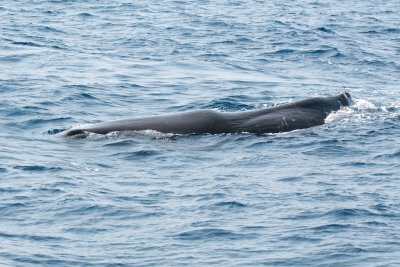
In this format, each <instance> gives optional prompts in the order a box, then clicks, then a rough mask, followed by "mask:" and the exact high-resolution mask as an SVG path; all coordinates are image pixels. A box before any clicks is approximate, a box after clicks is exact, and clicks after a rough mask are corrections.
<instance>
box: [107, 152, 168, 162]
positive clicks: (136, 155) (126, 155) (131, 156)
mask: <svg viewBox="0 0 400 267" xmlns="http://www.w3.org/2000/svg"><path fill="white" fill-rule="evenodd" d="M160 154H161V153H160V152H159V151H156V150H139V151H134V152H123V153H117V154H114V155H113V156H116V157H120V158H122V159H125V160H140V159H144V158H149V157H155V156H159V155H160Z"/></svg>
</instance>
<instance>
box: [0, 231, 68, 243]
mask: <svg viewBox="0 0 400 267" xmlns="http://www.w3.org/2000/svg"><path fill="white" fill-rule="evenodd" d="M0 237H3V238H12V239H23V240H33V241H38V242H48V241H52V242H54V241H65V240H67V239H66V238H63V237H58V236H47V235H29V234H10V233H6V232H0Z"/></svg>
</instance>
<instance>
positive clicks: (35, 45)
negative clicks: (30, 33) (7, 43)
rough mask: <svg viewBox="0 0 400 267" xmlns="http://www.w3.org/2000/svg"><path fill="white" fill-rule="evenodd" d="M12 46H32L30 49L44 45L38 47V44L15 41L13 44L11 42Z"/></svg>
mask: <svg viewBox="0 0 400 267" xmlns="http://www.w3.org/2000/svg"><path fill="white" fill-rule="evenodd" d="M12 44H15V45H23V46H32V47H44V45H40V44H37V43H33V42H16V41H14V42H12Z"/></svg>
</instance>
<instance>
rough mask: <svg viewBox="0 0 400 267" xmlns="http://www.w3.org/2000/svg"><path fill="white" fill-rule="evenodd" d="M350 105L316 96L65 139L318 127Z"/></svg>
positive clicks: (141, 121) (112, 126)
mask: <svg viewBox="0 0 400 267" xmlns="http://www.w3.org/2000/svg"><path fill="white" fill-rule="evenodd" d="M349 104H350V94H348V93H343V94H340V95H338V96H333V97H316V98H311V99H306V100H302V101H297V102H293V103H288V104H282V105H277V106H273V107H269V108H265V109H258V110H250V111H240V112H217V111H213V110H197V111H189V112H182V113H176V114H169V115H160V116H152V117H144V118H137V119H126V120H117V121H110V122H104V123H98V124H92V125H85V126H81V127H76V128H72V129H70V130H67V131H65V132H63V133H62V134H63V135H64V136H76V137H78V136H79V137H82V136H85V135H87V134H88V133H97V134H107V133H110V132H115V131H141V130H155V131H158V132H162V133H175V134H204V133H210V134H220V133H242V132H249V133H278V132H288V131H292V130H296V129H303V128H309V127H312V126H317V125H321V124H323V123H324V121H325V118H326V117H327V116H328V115H329V113H330V112H332V111H336V110H339V109H340V107H342V106H348V105H349Z"/></svg>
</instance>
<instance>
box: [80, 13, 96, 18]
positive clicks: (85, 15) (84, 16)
mask: <svg viewBox="0 0 400 267" xmlns="http://www.w3.org/2000/svg"><path fill="white" fill-rule="evenodd" d="M78 16H79V17H81V18H91V17H94V15H92V14H90V13H86V12H83V13H79V14H78Z"/></svg>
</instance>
